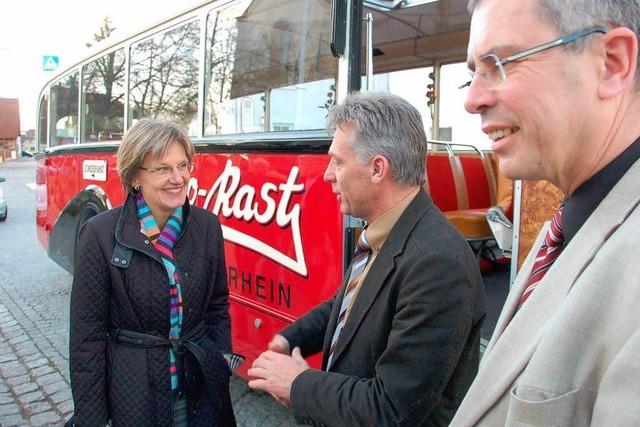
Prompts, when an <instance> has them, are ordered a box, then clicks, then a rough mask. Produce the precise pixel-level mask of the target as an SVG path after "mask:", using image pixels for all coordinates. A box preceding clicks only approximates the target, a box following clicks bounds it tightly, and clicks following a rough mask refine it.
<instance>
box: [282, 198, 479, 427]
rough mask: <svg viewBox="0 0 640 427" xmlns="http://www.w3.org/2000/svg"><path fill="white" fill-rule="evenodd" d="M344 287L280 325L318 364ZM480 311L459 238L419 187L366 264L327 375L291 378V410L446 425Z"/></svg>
mask: <svg viewBox="0 0 640 427" xmlns="http://www.w3.org/2000/svg"><path fill="white" fill-rule="evenodd" d="M345 277H349V272H347V273H346V274H345ZM344 289H345V283H343V285H342V287H341V288H340V290H339V291H338V293H337V294H336V297H335V298H334V299H332V300H329V301H326V302H325V303H323V304H321V305H319V306H318V307H316V308H315V309H313V310H312V311H311V312H309V313H308V314H307V315H306V316H304V317H303V318H301V319H299V320H298V321H297V322H296V323H294V324H293V325H291V326H290V327H288V328H287V329H285V330H284V331H283V332H282V334H283V335H284V336H285V337H286V338H287V339H288V340H289V343H290V345H291V347H292V348H293V347H295V346H300V348H301V350H302V352H303V355H308V354H312V353H316V352H319V351H322V352H323V369H326V363H327V357H328V353H329V345H330V342H331V337H332V336H333V332H334V330H335V327H336V323H337V317H338V312H339V309H340V306H341V304H342V297H343V294H344ZM483 317H484V292H483V288H482V281H481V278H480V273H479V271H478V266H477V262H476V261H475V259H474V257H473V255H472V253H471V250H470V249H469V245H468V244H467V243H466V242H465V240H464V239H463V238H462V236H461V235H460V234H459V233H458V232H457V231H456V230H455V229H454V228H453V227H452V226H451V224H450V223H449V222H448V221H447V220H446V219H445V218H444V217H443V216H442V214H441V213H440V211H439V210H438V209H437V208H436V207H435V206H434V205H433V203H432V202H431V200H430V199H429V197H428V196H427V195H426V193H424V192H422V191H421V192H420V193H418V195H417V196H416V197H415V198H414V200H413V201H412V202H411V204H410V205H409V206H408V207H407V209H406V210H405V211H404V213H403V214H402V216H401V217H400V219H399V220H398V222H397V223H396V224H395V226H394V228H393V229H392V230H391V232H390V234H389V236H388V237H387V240H386V241H385V243H384V245H383V246H382V248H381V250H380V252H379V254H378V256H377V257H376V258H375V260H374V261H373V264H372V265H371V268H370V270H369V272H368V273H367V276H366V277H365V279H364V282H363V283H362V285H361V288H360V291H359V293H358V296H357V298H356V300H355V303H354V305H353V308H352V310H351V314H350V315H349V317H348V318H347V321H346V324H345V326H344V329H343V330H342V333H341V335H340V338H339V340H338V344H337V346H336V350H335V355H334V359H333V364H332V366H331V367H330V372H326V371H317V370H307V371H305V372H303V373H302V374H301V375H300V376H298V378H297V379H296V380H295V381H294V383H293V385H292V388H291V406H292V409H293V411H294V414H296V416H297V417H299V418H302V419H305V420H311V421H313V422H314V423H316V424H324V425H332V426H411V427H416V426H433V425H447V424H448V423H449V422H450V421H451V418H452V417H453V414H454V413H455V410H456V408H457V407H458V405H459V404H460V402H461V401H462V398H463V397H464V394H465V393H466V391H467V389H468V387H469V384H471V381H472V380H473V377H474V376H475V373H476V371H477V364H478V358H479V340H480V326H481V323H482V319H483Z"/></svg>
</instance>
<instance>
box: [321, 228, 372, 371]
mask: <svg viewBox="0 0 640 427" xmlns="http://www.w3.org/2000/svg"><path fill="white" fill-rule="evenodd" d="M370 254H371V247H370V246H369V242H368V241H367V237H366V230H363V231H362V234H360V239H359V240H358V245H357V246H356V251H355V253H354V256H353V260H352V261H351V274H350V275H349V283H348V285H347V288H346V289H345V291H344V297H343V298H342V305H341V306H340V314H339V315H338V321H337V323H336V330H335V331H334V332H333V337H332V339H331V347H330V348H329V358H328V359H327V368H329V367H330V366H331V363H332V362H333V352H334V351H335V349H336V344H337V343H338V337H339V336H340V332H342V328H343V327H344V324H345V323H346V321H347V311H348V309H349V307H350V306H351V305H352V303H351V301H352V300H353V298H354V297H355V295H356V292H355V291H356V289H357V288H358V285H359V284H360V277H361V276H362V273H363V272H364V269H365V267H366V266H367V263H368V262H369V255H370Z"/></svg>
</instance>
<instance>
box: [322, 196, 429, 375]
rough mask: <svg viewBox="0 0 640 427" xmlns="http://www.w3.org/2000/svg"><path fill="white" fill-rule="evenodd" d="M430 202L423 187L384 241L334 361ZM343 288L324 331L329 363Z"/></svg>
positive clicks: (347, 343)
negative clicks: (325, 331)
mask: <svg viewBox="0 0 640 427" xmlns="http://www.w3.org/2000/svg"><path fill="white" fill-rule="evenodd" d="M429 204H430V200H429V198H428V196H427V195H426V194H425V193H424V191H422V190H421V191H420V192H419V193H418V195H417V196H416V197H415V198H414V199H413V201H412V202H411V203H410V204H409V206H407V209H405V211H404V212H403V213H402V215H401V216H400V218H399V219H398V221H397V222H396V224H395V225H394V227H393V229H392V230H391V232H390V233H389V236H388V237H387V239H386V241H385V242H384V244H383V245H382V248H381V249H380V252H379V253H378V255H377V256H376V258H375V259H374V260H373V264H371V267H370V269H369V272H368V273H367V275H366V277H365V278H364V281H363V282H362V284H361V285H360V290H359V291H358V294H357V295H356V299H355V301H354V303H353V306H352V308H351V312H350V313H349V317H347V321H346V323H345V325H344V328H343V329H342V332H340V338H339V339H338V342H337V343H336V349H335V352H334V355H333V364H335V363H336V361H337V360H338V359H339V358H340V356H341V354H342V353H343V352H344V350H345V349H346V348H347V347H348V345H349V343H350V342H351V340H352V339H353V336H354V335H355V333H356V331H357V330H358V328H359V327H360V325H361V324H362V321H363V320H364V317H365V316H366V314H367V312H368V311H369V309H370V308H371V306H372V305H373V304H374V302H375V300H376V298H377V296H378V294H379V293H380V290H381V289H382V288H383V287H384V285H385V284H386V283H387V278H388V277H389V275H390V274H391V272H392V271H394V270H395V265H396V260H395V259H396V257H397V256H398V255H400V254H401V253H402V252H403V250H404V247H405V244H406V241H407V237H408V235H409V233H410V232H411V230H413V228H414V227H415V225H416V223H417V222H418V220H419V219H420V217H421V216H422V215H423V214H424V212H425V210H426V209H427V207H428V206H429ZM350 270H351V269H350V268H349V271H347V273H346V274H345V277H349V272H350ZM344 290H345V283H344V281H343V283H342V288H341V290H340V294H339V295H340V297H339V298H336V301H335V303H334V305H333V309H332V311H331V318H330V321H329V327H328V328H327V332H330V333H327V334H326V335H325V341H324V351H323V364H326V358H327V357H328V353H329V346H330V345H331V344H330V343H331V338H332V336H333V332H334V330H335V328H336V323H337V318H338V312H339V311H340V306H341V305H342V298H343V297H344ZM325 366H326V365H325Z"/></svg>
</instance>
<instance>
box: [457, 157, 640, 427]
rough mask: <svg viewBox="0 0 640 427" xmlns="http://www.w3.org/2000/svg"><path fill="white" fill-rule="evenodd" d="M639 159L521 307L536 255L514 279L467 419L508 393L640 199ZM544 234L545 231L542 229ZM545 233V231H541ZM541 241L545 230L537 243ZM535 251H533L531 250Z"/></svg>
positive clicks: (471, 421) (476, 417) (473, 391)
mask: <svg viewBox="0 0 640 427" xmlns="http://www.w3.org/2000/svg"><path fill="white" fill-rule="evenodd" d="M639 175H640V161H638V162H636V163H635V164H634V165H633V166H632V167H631V169H630V170H629V171H628V172H627V173H626V174H625V175H624V176H623V178H622V179H621V180H620V181H619V182H618V184H616V186H615V187H614V188H613V189H612V190H611V192H610V193H609V194H608V195H607V197H605V199H604V200H603V201H602V202H601V204H600V205H599V206H598V208H597V209H596V210H595V211H594V212H593V214H592V215H591V216H590V217H589V219H588V220H587V221H586V222H585V224H584V225H583V226H582V228H581V229H580V231H579V232H578V233H577V234H576V235H575V237H574V238H573V239H572V240H571V242H570V243H569V245H568V246H567V247H566V248H565V250H564V251H563V252H562V254H560V256H559V257H558V259H557V260H556V262H555V263H554V265H553V266H552V267H551V268H550V269H549V271H548V272H547V274H546V275H545V277H544V278H543V279H542V281H541V282H540V284H539V285H538V287H537V288H536V290H535V292H533V293H532V294H531V296H530V297H529V299H528V300H527V302H526V304H524V305H523V307H522V308H521V309H520V310H518V311H517V312H516V307H517V304H518V300H519V298H520V295H521V294H522V292H523V290H524V286H525V282H526V280H527V276H528V272H529V271H530V269H531V266H532V264H533V260H532V259H531V258H532V257H531V254H530V256H528V257H527V262H526V264H528V265H527V268H523V269H522V270H521V274H519V277H518V280H517V281H516V283H515V284H514V287H513V290H512V292H511V293H510V295H509V297H508V299H507V303H506V304H505V308H504V310H503V311H504V312H503V313H502V314H501V316H500V319H499V321H498V327H499V329H497V330H496V331H495V332H494V336H493V337H492V339H491V344H492V345H491V347H490V348H487V350H488V353H485V355H484V358H483V360H482V368H481V369H480V371H479V373H478V376H477V377H476V379H475V381H474V383H473V385H472V389H471V390H470V392H469V395H470V396H471V395H475V396H477V397H478V399H477V400H476V401H474V402H473V403H472V404H469V407H467V408H466V410H467V411H469V413H468V418H466V419H463V420H460V421H462V423H463V424H467V423H469V424H474V423H476V422H477V421H478V420H479V419H480V418H481V417H482V415H483V414H484V413H486V412H487V411H488V410H489V409H490V408H491V407H492V406H493V405H494V404H495V403H496V402H497V401H498V400H499V399H500V398H501V397H502V396H503V395H504V394H505V393H507V392H508V389H509V388H510V387H511V386H513V383H514V381H515V380H516V379H517V378H518V376H519V375H520V374H521V373H522V371H523V370H524V368H525V367H526V366H527V364H528V363H529V361H530V359H531V357H532V355H533V353H534V351H535V349H536V346H537V345H538V342H539V341H540V338H541V336H542V335H543V333H544V332H545V329H546V328H547V327H549V325H550V324H551V323H552V322H553V316H554V314H555V313H556V312H557V310H558V308H559V307H560V306H561V305H562V303H563V302H564V300H565V298H566V296H567V295H568V294H569V292H570V291H571V288H572V287H573V285H574V283H575V282H576V280H577V279H578V277H579V276H580V274H581V273H582V272H583V271H584V270H585V268H587V266H588V265H589V263H590V262H591V260H592V259H593V257H595V256H596V254H597V252H598V250H599V249H600V248H601V247H602V245H603V244H604V243H605V242H606V240H607V239H608V238H609V237H610V236H611V234H612V233H613V232H614V231H615V230H616V229H617V228H618V227H619V226H620V224H622V222H623V221H624V220H625V219H626V218H627V216H628V215H629V214H630V213H631V211H633V210H634V209H635V208H636V207H637V205H638V203H639V202H640V195H638V194H637V190H636V189H637V184H636V182H637V180H638V179H639V178H640V176H639ZM541 234H542V233H541ZM542 235H544V234H542ZM539 244H540V236H539V238H538V241H537V242H536V245H535V246H534V248H537V247H538V246H539ZM532 252H533V251H532Z"/></svg>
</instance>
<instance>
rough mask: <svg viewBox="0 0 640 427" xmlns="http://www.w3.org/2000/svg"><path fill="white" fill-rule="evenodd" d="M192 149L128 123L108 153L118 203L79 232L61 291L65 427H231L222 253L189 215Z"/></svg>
mask: <svg viewBox="0 0 640 427" xmlns="http://www.w3.org/2000/svg"><path fill="white" fill-rule="evenodd" d="M193 156H194V148H193V145H192V144H191V142H190V141H189V138H188V137H187V136H186V134H185V133H184V132H183V131H182V130H181V129H180V128H179V127H177V126H176V125H174V124H172V123H167V122H162V121H158V120H140V121H139V122H137V123H136V124H135V126H133V127H132V128H131V129H130V130H129V132H128V133H127V134H126V135H125V137H124V140H123V141H122V144H121V145H120V148H119V150H118V172H119V174H120V178H121V180H122V183H123V185H124V188H125V191H126V193H127V198H126V201H125V202H124V205H122V206H119V207H117V208H114V209H111V210H109V211H107V212H104V213H102V214H100V215H97V216H96V217H94V218H92V219H91V220H89V221H88V222H87V223H86V224H85V225H84V227H83V228H82V231H81V233H80V240H79V244H78V252H77V257H76V265H75V273H74V279H73V289H72V292H71V336H70V366H71V386H72V391H73V400H74V404H75V413H74V417H73V422H74V424H75V425H77V426H85V425H86V426H104V425H106V424H107V423H108V422H111V424H112V425H113V426H136V427H140V426H186V425H189V426H205V425H206V426H212V425H213V426H234V425H235V419H234V415H233V410H232V407H231V399H230V395H229V376H230V369H229V366H228V365H227V362H226V361H225V358H224V357H223V353H231V337H230V319H229V313H228V289H227V278H226V274H225V258H224V246H223V240H222V231H221V228H220V223H219V222H218V218H217V217H216V216H215V215H214V214H212V213H211V212H208V211H206V210H204V209H201V208H197V207H193V206H190V205H189V203H188V202H187V199H186V194H187V183H188V181H189V178H190V176H191V171H192V168H193Z"/></svg>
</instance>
